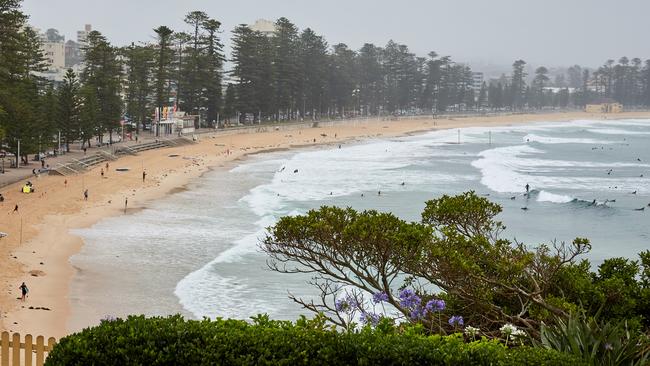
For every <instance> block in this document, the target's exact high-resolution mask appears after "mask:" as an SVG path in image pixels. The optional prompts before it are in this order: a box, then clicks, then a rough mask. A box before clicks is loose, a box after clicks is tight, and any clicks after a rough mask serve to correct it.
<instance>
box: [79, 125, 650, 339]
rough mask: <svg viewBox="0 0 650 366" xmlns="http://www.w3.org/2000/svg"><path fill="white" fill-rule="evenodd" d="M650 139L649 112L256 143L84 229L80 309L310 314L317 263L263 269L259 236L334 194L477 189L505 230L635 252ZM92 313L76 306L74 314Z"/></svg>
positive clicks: (644, 231) (402, 204) (416, 201)
mask: <svg viewBox="0 0 650 366" xmlns="http://www.w3.org/2000/svg"><path fill="white" fill-rule="evenodd" d="M649 141H650V120H604V121H589V120H584V121H573V122H560V123H536V124H530V125H517V126H504V127H474V128H464V129H453V130H440V131H432V132H429V133H424V134H418V135H413V136H407V137H401V138H390V139H378V140H369V141H366V142H362V143H354V144H344V145H342V146H341V147H340V148H339V147H338V146H325V147H318V148H306V149H300V150H291V151H284V152H273V153H267V154H259V155H254V156H250V157H249V158H248V159H246V160H245V161H244V162H239V163H237V164H236V165H235V164H234V163H233V165H232V166H230V168H228V169H219V170H213V171H210V172H208V173H206V174H204V175H203V176H202V177H201V178H200V179H197V180H196V181H195V182H193V183H192V184H190V185H189V186H188V187H187V188H188V189H187V190H185V191H182V192H179V193H176V194H173V195H170V196H168V197H166V198H164V199H161V200H159V201H157V202H153V203H151V204H150V205H148V207H147V208H146V209H144V210H142V211H140V212H137V213H135V214H132V215H126V216H119V217H113V218H107V219H104V220H102V221H100V222H99V223H97V224H96V225H94V226H92V227H90V228H88V229H81V230H75V231H74V233H75V234H78V235H80V236H81V237H82V238H83V240H84V242H85V245H84V247H83V249H82V250H81V252H80V253H78V254H77V255H75V256H73V257H72V258H71V262H72V265H73V266H74V267H75V268H76V269H77V273H76V275H75V276H74V279H73V281H72V286H71V293H70V299H71V303H72V313H73V314H80V313H83V314H85V315H86V316H85V317H83V318H86V319H87V318H92V319H97V320H99V319H100V318H103V317H105V316H125V315H127V314H133V313H137V314H147V315H166V314H174V313H182V314H184V315H185V316H187V317H191V318H202V317H210V318H215V317H224V318H229V317H230V318H241V319H247V318H248V317H250V316H253V315H255V314H258V313H268V314H269V315H270V316H271V317H273V318H276V319H296V318H297V317H298V316H299V315H300V314H309V313H308V312H305V311H304V310H302V309H301V308H300V307H299V306H298V305H297V304H295V303H293V302H292V301H291V300H290V299H289V298H288V296H287V295H288V293H292V294H294V295H296V296H299V297H304V298H309V297H311V296H314V295H315V294H316V292H315V290H314V289H313V288H311V287H310V286H309V285H307V284H306V281H308V280H309V277H308V276H304V275H288V274H278V273H274V272H272V271H270V270H269V269H268V268H267V266H266V260H267V257H266V256H265V254H264V253H262V252H261V251H260V249H259V241H260V239H261V238H263V237H264V233H265V228H266V227H268V226H270V225H272V224H273V223H274V222H275V221H276V220H278V218H280V217H282V216H285V215H296V214H301V213H305V212H307V211H308V210H309V209H314V208H318V207H320V206H323V205H337V206H350V207H353V208H355V209H358V210H364V209H376V210H381V211H391V212H393V213H395V214H396V215H398V216H400V217H402V218H403V219H406V220H419V218H420V214H421V211H422V209H423V208H424V204H425V201H426V200H429V199H433V198H436V197H440V196H441V195H443V194H457V193H462V192H465V191H469V190H473V191H476V192H477V194H479V195H483V196H485V197H487V198H489V199H490V200H492V201H493V202H496V203H498V204H500V205H502V206H503V212H502V213H501V214H500V216H499V219H500V220H501V221H503V222H504V224H505V225H506V226H507V229H506V231H505V232H504V233H503V237H506V238H509V239H512V240H515V239H516V240H517V241H520V242H524V243H526V244H530V245H536V244H540V243H551V242H552V241H553V240H557V241H558V242H561V241H565V242H570V241H572V240H573V239H574V238H575V237H587V238H589V239H590V240H591V242H592V245H593V250H592V251H591V253H589V255H588V256H587V258H588V259H590V260H591V261H592V263H593V264H594V266H597V265H598V264H599V263H602V261H603V260H604V259H605V258H609V257H615V256H622V257H628V258H636V255H637V253H638V252H640V251H643V250H646V249H649V248H650V225H649V223H650V207H648V205H649V204H650V143H649ZM526 184H529V185H530V189H531V193H530V195H529V197H528V198H526V197H524V196H523V193H524V192H525V186H526ZM379 191H381V195H379V194H378V192H379ZM644 207H647V209H646V210H645V211H641V210H640V209H641V208H644ZM522 208H525V210H524V209H522ZM85 325H87V324H82V323H80V322H79V320H78V319H75V317H73V318H72V319H71V321H70V324H69V327H70V328H71V329H73V330H76V329H80V328H81V327H83V326H85Z"/></svg>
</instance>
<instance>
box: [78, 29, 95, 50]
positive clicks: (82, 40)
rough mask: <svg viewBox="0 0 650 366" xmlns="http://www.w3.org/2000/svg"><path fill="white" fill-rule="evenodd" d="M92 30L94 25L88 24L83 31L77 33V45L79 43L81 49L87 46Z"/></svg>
mask: <svg viewBox="0 0 650 366" xmlns="http://www.w3.org/2000/svg"><path fill="white" fill-rule="evenodd" d="M92 30H93V27H92V25H90V24H86V25H85V26H84V29H83V30H80V31H77V43H79V45H80V47H81V48H83V47H85V46H86V40H87V39H88V33H90V32H92Z"/></svg>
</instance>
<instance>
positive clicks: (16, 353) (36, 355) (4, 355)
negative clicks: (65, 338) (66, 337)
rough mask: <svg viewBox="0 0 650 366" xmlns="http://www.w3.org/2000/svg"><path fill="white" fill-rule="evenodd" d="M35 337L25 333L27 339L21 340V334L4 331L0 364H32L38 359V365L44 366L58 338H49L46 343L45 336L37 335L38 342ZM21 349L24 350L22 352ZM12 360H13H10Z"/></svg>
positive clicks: (29, 365) (7, 365) (5, 365)
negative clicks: (10, 333)
mask: <svg viewBox="0 0 650 366" xmlns="http://www.w3.org/2000/svg"><path fill="white" fill-rule="evenodd" d="M33 341H34V337H33V336H32V335H31V334H27V335H25V341H24V342H21V340H20V334H19V333H13V334H12V335H11V336H10V335H9V332H2V336H1V338H0V366H10V365H11V366H21V365H25V366H32V365H34V363H33V362H32V361H33V360H35V361H36V366H42V365H43V363H45V358H46V356H47V354H48V353H49V352H50V351H51V350H52V348H54V344H56V340H55V339H54V338H52V337H50V338H48V340H47V344H45V338H44V337H43V336H38V337H36V343H33ZM21 350H24V352H23V353H22V354H21V352H20V351H21ZM10 361H11V362H10Z"/></svg>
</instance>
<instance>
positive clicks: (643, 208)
mask: <svg viewBox="0 0 650 366" xmlns="http://www.w3.org/2000/svg"><path fill="white" fill-rule="evenodd" d="M643 210H645V207H641V208H635V209H634V211H643Z"/></svg>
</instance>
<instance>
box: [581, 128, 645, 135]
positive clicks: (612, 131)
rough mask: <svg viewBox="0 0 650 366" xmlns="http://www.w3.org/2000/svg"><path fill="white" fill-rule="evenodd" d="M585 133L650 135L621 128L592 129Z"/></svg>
mask: <svg viewBox="0 0 650 366" xmlns="http://www.w3.org/2000/svg"><path fill="white" fill-rule="evenodd" d="M587 132H591V133H597V134H601V135H650V132H644V131H631V130H624V129H622V128H592V129H588V130H587Z"/></svg>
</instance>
